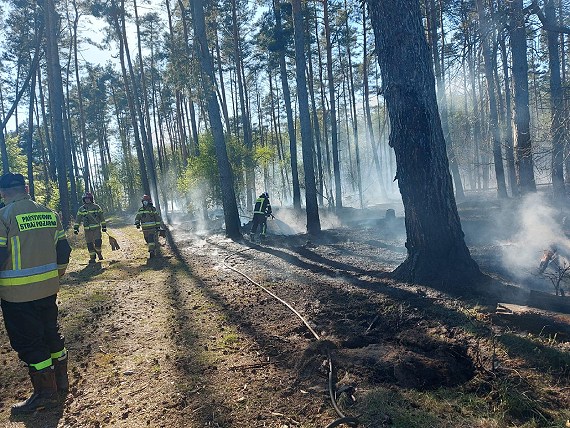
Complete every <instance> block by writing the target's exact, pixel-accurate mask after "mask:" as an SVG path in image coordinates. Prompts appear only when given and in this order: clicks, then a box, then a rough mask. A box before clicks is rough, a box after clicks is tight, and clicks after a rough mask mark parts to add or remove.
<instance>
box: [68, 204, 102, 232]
mask: <svg viewBox="0 0 570 428" xmlns="http://www.w3.org/2000/svg"><path fill="white" fill-rule="evenodd" d="M80 224H83V229H84V230H93V229H100V228H101V227H107V223H106V222H105V217H104V216H103V210H102V209H101V207H100V206H99V205H97V204H95V203H93V202H89V203H87V204H83V205H81V206H80V207H79V210H77V217H76V223H75V225H74V226H73V229H75V230H79V225H80Z"/></svg>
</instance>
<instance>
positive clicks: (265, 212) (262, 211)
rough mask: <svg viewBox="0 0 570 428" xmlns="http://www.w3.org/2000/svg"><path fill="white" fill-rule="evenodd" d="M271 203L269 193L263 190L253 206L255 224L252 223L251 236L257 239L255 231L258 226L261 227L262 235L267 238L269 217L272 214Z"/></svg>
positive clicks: (252, 238)
mask: <svg viewBox="0 0 570 428" xmlns="http://www.w3.org/2000/svg"><path fill="white" fill-rule="evenodd" d="M271 213H272V211H271V203H270V202H269V193H267V192H263V193H262V194H261V195H259V198H257V199H256V200H255V207H254V208H253V224H252V225H251V232H250V234H249V237H250V239H251V240H252V241H255V233H256V232H257V228H258V227H260V232H259V234H260V237H261V239H262V240H263V239H265V232H266V230H267V217H270V216H271V215H272V214H271Z"/></svg>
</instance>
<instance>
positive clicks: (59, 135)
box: [45, 0, 71, 227]
mask: <svg viewBox="0 0 570 428" xmlns="http://www.w3.org/2000/svg"><path fill="white" fill-rule="evenodd" d="M45 4H46V7H47V11H46V14H45V15H46V60H47V72H48V82H49V85H48V87H49V93H50V97H49V100H50V107H51V108H50V112H51V120H52V124H53V137H54V140H55V149H56V150H55V152H56V153H55V155H56V166H57V184H58V189H59V208H60V210H61V221H62V224H63V225H64V227H67V226H68V225H69V221H70V219H71V216H70V210H69V191H68V189H67V169H66V165H65V158H66V156H65V146H66V144H65V134H64V130H63V83H62V80H61V65H60V63H59V49H58V37H57V36H58V34H59V26H58V22H59V19H58V15H57V12H56V10H55V4H54V1H53V0H47V1H46V3H45Z"/></svg>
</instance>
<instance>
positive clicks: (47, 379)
mask: <svg viewBox="0 0 570 428" xmlns="http://www.w3.org/2000/svg"><path fill="white" fill-rule="evenodd" d="M30 379H31V380H32V385H33V387H34V393H33V394H32V396H31V397H30V398H28V399H27V400H26V401H22V402H21V403H18V404H15V405H14V406H12V414H13V415H21V414H26V413H33V412H35V411H36V410H40V409H50V408H52V407H55V406H57V405H58V396H57V386H56V383H55V371H54V369H53V367H47V368H45V369H43V370H38V371H35V370H34V371H30Z"/></svg>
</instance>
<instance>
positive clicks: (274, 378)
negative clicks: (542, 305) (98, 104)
mask: <svg viewBox="0 0 570 428" xmlns="http://www.w3.org/2000/svg"><path fill="white" fill-rule="evenodd" d="M388 207H389V206H382V207H378V208H377V209H375V210H368V211H359V210H350V212H347V215H346V216H345V217H344V218H342V217H338V218H337V219H336V220H335V221H336V225H335V227H334V228H331V229H328V230H324V231H323V234H322V235H321V236H320V237H318V238H317V239H311V238H309V237H308V236H307V235H306V234H294V235H289V236H285V235H280V234H278V232H277V231H276V232H275V233H276V234H273V233H271V234H270V235H269V236H268V238H267V242H266V243H265V244H263V245H257V244H252V243H251V242H249V241H247V240H245V241H242V242H234V241H232V240H229V239H227V238H225V237H224V236H223V233H222V231H221V230H219V231H218V232H213V233H212V232H210V233H208V232H204V231H201V232H200V231H193V230H191V226H189V223H188V222H185V221H184V220H183V219H182V218H181V219H178V220H173V223H172V224H170V225H169V230H170V232H169V235H168V239H167V240H165V241H163V242H162V244H163V245H162V247H161V253H162V257H161V258H157V259H147V258H146V254H145V251H146V249H145V247H144V245H143V241H142V236H141V234H140V232H139V231H137V230H136V229H135V228H134V227H133V226H132V224H131V223H130V222H125V223H123V222H122V221H123V219H122V218H114V219H112V221H111V222H110V228H111V229H110V230H111V231H112V233H113V235H114V236H116V238H117V240H118V241H119V242H120V244H121V249H120V250H118V251H111V250H110V248H109V246H108V245H105V246H104V255H105V258H104V260H102V261H101V262H100V263H99V264H97V265H96V266H91V265H88V264H87V263H86V260H87V258H88V256H87V253H86V251H85V250H84V249H83V246H82V245H81V243H80V241H78V240H77V238H70V239H72V244H73V247H74V250H73V253H72V260H71V262H70V265H69V269H68V273H67V274H66V276H65V279H64V281H63V288H62V291H61V292H60V294H59V301H60V318H61V324H62V329H63V332H64V334H65V335H66V338H67V346H68V348H69V355H70V363H69V364H70V381H71V393H70V394H69V396H68V398H67V400H66V401H65V404H63V406H62V407H61V408H59V409H57V410H51V411H44V412H38V413H36V414H34V415H32V416H28V417H20V418H14V417H10V414H9V405H10V403H11V402H13V401H15V400H17V399H20V398H22V397H24V396H25V395H26V394H27V390H28V387H27V383H26V382H25V375H26V373H25V369H24V368H23V367H22V366H21V365H19V364H18V362H17V357H16V355H15V353H14V352H13V351H11V350H10V348H9V346H8V343H7V339H6V337H5V333H4V332H3V331H2V333H1V334H2V336H1V339H0V343H1V344H2V347H1V348H0V354H1V357H2V367H3V369H2V371H0V380H1V384H2V391H3V395H2V407H1V408H0V419H1V420H4V421H9V422H6V423H4V425H3V426H6V427H29V428H32V427H33V428H55V427H133V428H134V427H137V428H138V427H144V426H149V427H180V428H182V427H205V426H211V427H264V426H265V427H326V426H328V425H329V424H330V423H332V422H333V421H335V420H336V419H338V418H339V416H338V415H337V414H336V413H335V411H334V408H333V406H332V404H331V401H330V398H329V395H328V385H327V384H328V379H327V372H328V371H327V364H326V362H327V357H326V352H325V348H327V347H329V348H330V352H331V355H332V361H333V362H334V374H335V383H334V385H335V386H334V387H335V389H336V390H337V391H341V392H342V391H344V393H340V394H339V396H338V405H339V406H340V408H341V409H342V411H343V412H344V413H345V414H346V415H347V416H353V417H357V419H358V421H359V425H358V426H363V427H371V428H372V427H507V426H512V427H514V426H517V427H566V426H567V425H566V423H567V422H566V421H567V420H568V419H569V418H570V394H569V393H568V391H569V387H570V315H563V314H558V315H556V314H554V313H553V312H549V311H544V312H543V313H542V316H543V317H544V318H540V316H538V319H535V320H534V321H533V322H531V323H528V322H527V321H528V320H525V318H524V316H520V317H519V316H517V315H516V314H515V315H511V316H506V317H505V316H501V315H498V314H497V312H496V309H497V300H496V299H493V298H490V297H489V298H483V297H475V296H474V295H473V296H469V295H466V296H463V297H461V296H458V295H454V294H449V293H446V292H443V291H440V290H437V289H434V288H430V287H422V286H416V285H411V284H404V283H398V282H395V281H393V280H390V279H389V277H388V275H387V273H388V272H389V271H391V270H393V269H394V268H395V267H396V266H397V265H398V264H399V263H400V262H401V261H402V260H403V259H404V257H405V248H404V246H403V243H404V236H405V235H404V234H403V232H404V231H403V226H402V223H401V220H402V219H401V217H397V219H396V220H397V221H399V222H400V223H399V224H395V225H392V227H390V228H389V227H387V226H386V224H384V223H383V221H382V219H383V213H384V209H385V208H388ZM394 208H395V209H396V211H397V212H400V211H399V210H400V209H401V208H398V207H397V206H394ZM507 208H508V209H509V210H511V209H512V206H509V207H507ZM499 211H500V207H499V206H498V205H497V204H496V203H489V202H487V203H486V204H484V205H481V204H480V203H472V204H468V205H467V206H466V207H465V209H464V210H461V209H460V212H462V215H463V218H462V221H463V223H464V224H465V225H466V226H465V227H466V229H469V225H470V224H471V223H470V222H473V224H475V223H477V228H479V229H478V232H477V231H476V233H474V235H473V239H471V237H470V235H469V232H467V236H466V240H467V242H470V243H471V244H470V248H471V251H472V253H473V256H474V258H475V259H476V260H477V261H478V263H480V265H481V268H482V269H483V270H484V271H485V272H486V273H488V274H489V275H492V276H494V277H496V278H497V279H496V280H495V281H496V284H495V286H496V287H501V286H504V285H505V283H509V282H510V281H509V280H508V279H507V278H508V276H507V272H508V269H507V268H505V267H504V266H503V267H502V269H501V266H502V264H501V263H499V262H497V261H496V259H497V258H496V252H497V248H498V247H499V246H501V245H503V246H505V245H507V244H508V242H511V244H512V242H514V240H515V235H516V234H515V233H511V232H513V231H514V230H519V229H518V228H516V227H514V228H513V229H512V230H509V231H506V230H503V231H502V235H501V236H499V235H498V234H497V233H495V232H497V231H496V230H495V231H493V225H496V224H497V215H498V214H499ZM276 217H277V218H280V216H279V213H278V212H277V213H276ZM281 217H282V218H286V215H285V212H282V216H281ZM482 223H484V224H485V226H486V227H484V228H481V226H482ZM270 227H271V224H270ZM473 230H475V229H473ZM485 232H491V233H485ZM483 236H485V238H484V239H481V237H483ZM489 236H494V238H493V239H490V238H489V239H488V238H487V237H489ZM509 238H510V239H509ZM167 241H168V242H167ZM539 258H540V253H538V254H536V260H535V261H536V263H535V265H533V266H529V267H528V272H529V273H530V272H531V271H532V270H533V269H535V268H536V267H537V263H538V260H539ZM493 260H495V262H493ZM230 266H231V267H232V268H235V269H238V270H240V271H242V272H244V273H246V274H247V275H248V276H250V277H251V278H252V279H253V280H254V281H256V282H257V283H258V284H260V285H262V286H264V287H267V288H268V289H270V290H271V291H272V292H273V293H275V294H276V295H278V296H279V297H280V298H282V299H284V300H286V301H287V302H288V303H290V304H291V306H292V307H294V308H295V309H296V310H297V311H299V312H300V313H301V314H302V315H303V317H305V318H306V320H308V323H309V325H310V326H312V328H314V329H315V331H316V332H317V333H318V334H319V335H320V336H321V340H320V341H316V340H315V339H314V337H312V336H311V334H310V332H309V330H308V329H307V327H306V326H305V325H303V323H302V322H301V321H300V320H299V318H298V317H296V316H295V315H294V314H293V313H292V312H291V311H290V310H289V309H287V308H286V307H285V306H284V305H283V304H282V303H280V302H278V301H276V300H275V299H274V298H273V297H271V296H270V295H269V294H267V293H266V292H264V291H263V290H262V289H260V288H258V287H257V286H255V285H253V284H252V283H251V282H249V281H248V280H246V279H245V278H244V277H242V276H240V275H239V274H237V273H236V272H234V271H232V270H230V269H229V267H230ZM529 275H530V274H529ZM499 278H502V281H500V280H499ZM510 279H511V280H512V278H510ZM535 281H538V278H535ZM537 283H538V282H537ZM519 285H521V286H523V285H524V284H519ZM543 285H544V284H543ZM544 291H547V292H549V293H550V292H551V290H548V289H546V288H545V289H544ZM507 303H508V302H507ZM545 314H547V315H545ZM535 315H536V314H535ZM554 315H556V316H558V317H559V322H558V323H553V320H554V319H555V318H552V317H553V316H554ZM351 397H353V398H354V401H353V400H352V398H351Z"/></svg>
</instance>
